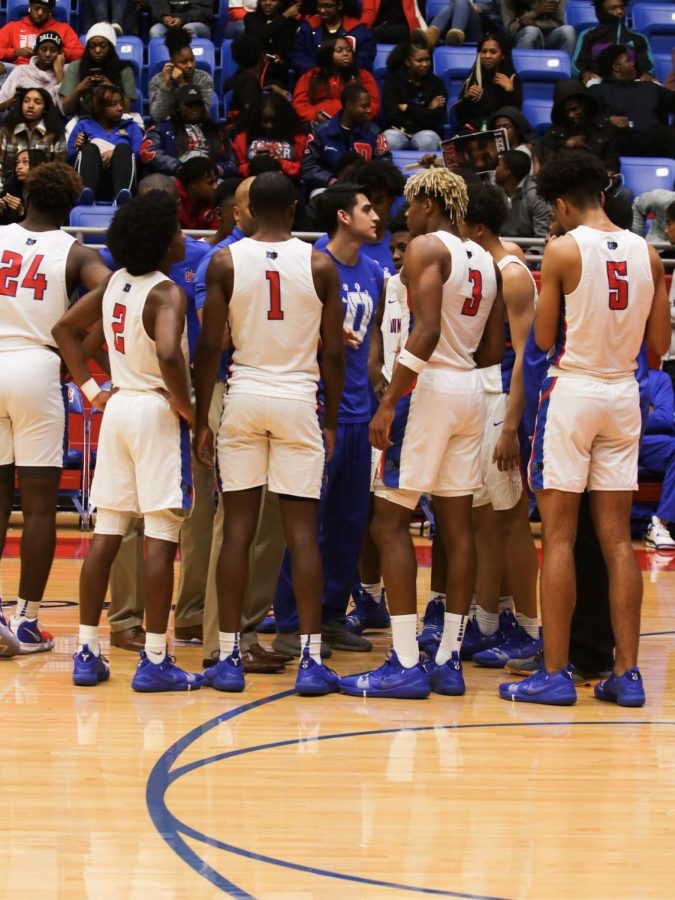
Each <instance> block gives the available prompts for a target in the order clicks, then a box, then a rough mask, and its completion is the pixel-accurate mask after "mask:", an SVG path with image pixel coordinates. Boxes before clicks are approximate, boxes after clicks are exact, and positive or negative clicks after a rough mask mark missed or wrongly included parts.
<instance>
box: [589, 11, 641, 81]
mask: <svg viewBox="0 0 675 900" xmlns="http://www.w3.org/2000/svg"><path fill="white" fill-rule="evenodd" d="M593 6H594V7H595V15H596V16H597V19H598V23H599V24H598V25H596V26H595V27H594V28H587V29H586V30H585V31H582V32H581V34H580V35H579V40H578V41H577V46H576V49H575V51H574V55H573V57H572V74H573V75H576V76H577V77H579V78H581V80H582V81H583V82H584V84H588V83H589V82H593V83H597V82H599V81H600V75H599V74H598V56H599V55H600V53H602V51H603V50H604V49H605V47H611V46H612V45H613V44H621V45H622V46H623V47H625V48H626V50H627V51H628V55H629V56H630V58H631V60H632V61H633V63H634V65H635V71H636V72H637V75H638V78H640V79H641V80H642V81H651V80H652V79H653V75H654V60H653V59H652V54H651V50H650V49H649V42H648V41H647V38H646V37H645V36H644V35H643V34H640V32H639V31H631V30H630V29H629V28H627V26H626V7H627V6H628V2H627V0H626V2H624V0H593Z"/></svg>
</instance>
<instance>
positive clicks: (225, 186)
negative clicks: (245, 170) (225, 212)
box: [213, 175, 244, 206]
mask: <svg viewBox="0 0 675 900" xmlns="http://www.w3.org/2000/svg"><path fill="white" fill-rule="evenodd" d="M243 180H244V179H243V178H240V177H239V176H238V175H230V176H229V178H223V180H222V181H221V182H220V184H219V185H218V187H217V188H216V192H215V194H214V195H213V205H214V206H222V205H223V203H224V202H225V201H226V200H230V199H232V198H233V197H234V195H235V194H236V192H237V188H238V187H239V185H240V184H241V183H242V181H243Z"/></svg>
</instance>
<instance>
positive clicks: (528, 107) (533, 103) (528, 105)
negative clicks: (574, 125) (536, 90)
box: [523, 98, 553, 134]
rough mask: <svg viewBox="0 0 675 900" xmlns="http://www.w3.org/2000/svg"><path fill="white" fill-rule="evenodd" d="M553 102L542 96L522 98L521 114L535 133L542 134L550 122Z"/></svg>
mask: <svg viewBox="0 0 675 900" xmlns="http://www.w3.org/2000/svg"><path fill="white" fill-rule="evenodd" d="M552 108H553V102H552V101H551V100H546V99H542V98H529V99H526V100H523V115H524V116H525V118H526V119H527V121H528V122H529V123H530V125H531V126H532V127H533V128H534V130H535V131H536V132H537V134H543V132H544V131H546V129H547V128H548V127H549V125H550V124H551V109H552Z"/></svg>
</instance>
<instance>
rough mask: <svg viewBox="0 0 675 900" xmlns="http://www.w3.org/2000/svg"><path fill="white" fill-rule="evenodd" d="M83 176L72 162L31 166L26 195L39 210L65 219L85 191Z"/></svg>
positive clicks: (24, 191)
mask: <svg viewBox="0 0 675 900" xmlns="http://www.w3.org/2000/svg"><path fill="white" fill-rule="evenodd" d="M82 187H83V185H82V179H81V178H80V176H79V175H78V174H77V172H76V171H75V170H74V169H73V168H72V166H67V165H66V164H65V163H59V162H48V163H42V165H40V166H36V167H35V168H34V169H30V170H29V172H28V175H27V176H26V181H25V183H24V188H23V193H24V197H25V198H26V200H27V201H28V203H29V204H30V206H32V207H33V209H36V210H38V212H41V213H43V214H44V215H47V216H50V217H53V218H54V221H56V220H57V219H58V220H59V224H60V223H61V222H63V220H64V219H65V218H66V216H67V215H68V213H69V212H70V210H71V209H72V208H73V206H75V204H76V203H77V198H78V197H79V196H80V194H81V193H82Z"/></svg>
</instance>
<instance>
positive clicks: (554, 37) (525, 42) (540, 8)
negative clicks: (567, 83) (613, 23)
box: [502, 0, 577, 56]
mask: <svg viewBox="0 0 675 900" xmlns="http://www.w3.org/2000/svg"><path fill="white" fill-rule="evenodd" d="M502 20H503V22H504V28H505V29H506V33H507V34H508V35H509V36H510V37H511V38H512V39H513V45H514V47H526V48H532V49H537V50H540V49H543V48H544V47H545V48H546V49H547V50H564V51H565V53H568V54H569V55H570V56H571V55H572V54H573V53H574V48H575V46H576V42H577V35H576V32H575V30H574V28H572V26H571V25H566V24H565V0H502Z"/></svg>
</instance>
